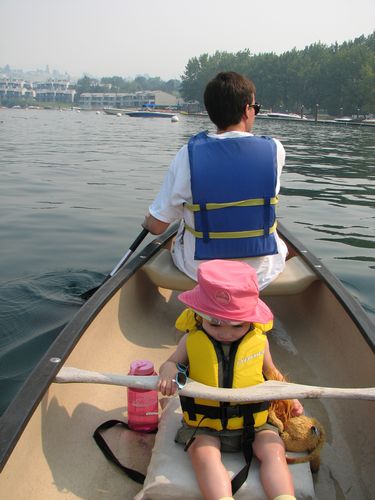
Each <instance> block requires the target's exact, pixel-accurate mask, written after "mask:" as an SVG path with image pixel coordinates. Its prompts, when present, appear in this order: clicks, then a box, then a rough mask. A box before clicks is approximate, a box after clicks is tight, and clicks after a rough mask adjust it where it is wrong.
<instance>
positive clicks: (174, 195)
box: [149, 131, 287, 290]
mask: <svg viewBox="0 0 375 500" xmlns="http://www.w3.org/2000/svg"><path fill="white" fill-rule="evenodd" d="M251 135H253V134H250V133H248V132H237V131H232V132H225V133H223V134H210V137H212V138H215V139H218V140H225V139H227V138H231V137H246V136H251ZM273 140H274V141H275V143H276V150H277V183H276V194H278V193H279V191H280V176H281V171H282V168H283V166H284V163H285V150H284V147H283V145H282V144H281V142H279V141H278V140H277V139H273ZM185 203H192V193H191V184H190V164H189V153H188V147H187V145H185V146H183V147H182V148H181V149H180V151H179V152H178V153H177V154H176V156H175V157H174V159H173V160H172V162H171V164H170V166H169V169H168V171H167V173H166V175H165V177H164V181H163V184H162V186H161V189H160V191H159V193H158V195H157V197H156V198H155V200H154V202H153V203H152V204H151V206H150V207H149V211H150V214H151V215H152V216H153V217H155V218H156V219H158V220H160V221H162V222H167V223H171V222H174V221H176V220H181V224H180V227H179V229H178V233H177V236H176V240H175V242H174V246H173V250H172V256H173V261H174V263H175V265H176V266H177V267H178V269H180V270H181V271H183V272H184V273H185V274H187V275H188V276H189V277H190V278H193V279H195V280H196V279H197V269H198V266H199V264H200V263H201V262H203V261H202V260H194V251H195V238H194V236H193V235H192V234H191V233H190V232H189V231H185V229H184V220H186V223H187V224H188V225H189V226H190V227H194V215H193V213H192V212H191V211H190V210H187V209H185V207H184V204H185ZM275 237H276V242H277V248H278V253H277V254H275V255H266V256H263V257H250V258H247V259H241V260H243V261H246V262H248V263H249V264H250V265H251V266H252V267H254V268H255V269H256V271H257V275H258V282H259V289H260V290H262V289H263V288H265V287H266V286H267V285H268V284H269V283H270V282H271V281H272V280H274V279H275V278H276V277H277V276H278V275H279V274H280V273H281V271H282V270H283V269H284V265H285V258H286V255H287V248H286V245H285V243H284V242H283V241H282V240H281V239H280V237H279V236H278V234H277V232H275Z"/></svg>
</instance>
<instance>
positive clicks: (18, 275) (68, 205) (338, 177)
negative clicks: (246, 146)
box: [0, 110, 375, 411]
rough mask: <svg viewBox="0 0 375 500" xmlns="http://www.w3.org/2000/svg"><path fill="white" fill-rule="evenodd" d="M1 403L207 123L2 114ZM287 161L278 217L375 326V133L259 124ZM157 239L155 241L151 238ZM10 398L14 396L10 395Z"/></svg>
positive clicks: (108, 265)
mask: <svg viewBox="0 0 375 500" xmlns="http://www.w3.org/2000/svg"><path fill="white" fill-rule="evenodd" d="M0 116H1V119H0V144H1V156H0V169H1V178H2V182H1V184H0V194H1V196H0V210H1V214H2V217H1V218H0V234H1V246H0V257H1V258H0V285H1V286H0V348H1V354H0V391H1V394H2V399H3V403H1V401H0V411H1V405H4V404H5V401H7V400H9V398H10V397H11V395H12V393H13V392H14V391H15V390H16V389H17V388H18V387H19V385H20V383H21V381H22V380H23V378H24V377H25V375H26V374H27V372H28V371H29V370H30V369H31V367H32V366H33V365H34V364H35V363H36V361H37V359H39V357H40V355H41V354H42V352H44V350H45V349H46V348H47V346H48V345H49V343H50V342H51V341H52V340H53V339H54V338H55V336H56V334H57V333H58V331H59V330H60V329H61V327H62V325H63V324H65V323H66V322H67V321H68V320H69V318H70V317H71V316H72V314H73V313H74V312H75V311H76V310H77V308H78V307H79V301H78V299H77V297H78V296H79V294H80V293H81V292H82V291H84V290H86V289H89V288H91V287H92V286H94V285H95V284H97V283H99V282H100V281H101V279H102V278H103V277H104V276H105V275H106V274H107V273H108V272H109V271H110V270H111V269H112V268H113V267H114V266H115V264H116V263H117V262H118V261H119V259H120V258H121V256H122V255H123V254H124V253H125V251H126V250H127V248H128V246H129V245H130V243H131V242H132V241H133V240H134V238H135V236H136V235H137V234H138V233H139V230H140V223H141V221H142V220H143V215H144V213H145V211H146V210H147V207H148V205H149V203H150V202H151V201H152V199H153V198H154V196H155V194H156V192H157V190H158V188H159V186H160V183H161V181H162V178H163V176H164V173H165V170H166V168H167V166H168V164H169V162H170V160H171V159H172V157H173V155H174V154H175V152H176V151H177V150H178V148H179V147H181V146H182V145H183V144H184V143H186V141H187V140H188V139H189V137H190V136H191V135H192V134H194V133H196V132H198V131H200V130H203V129H209V130H213V127H212V125H211V124H210V122H209V120H208V119H206V118H196V117H186V116H181V117H180V121H179V122H178V123H171V122H170V121H169V120H166V119H160V120H158V119H153V120H147V119H135V118H130V117H127V116H122V117H117V116H108V115H104V114H96V113H92V112H81V113H76V112H73V111H64V112H58V111H52V110H51V111H38V110H0ZM255 132H256V133H257V134H263V135H271V136H274V137H277V138H279V139H280V140H281V141H282V143H283V144H284V146H285V149H286V152H287V165H286V167H285V171H284V173H283V178H282V190H281V197H280V206H279V215H280V218H281V220H282V221H283V223H284V224H285V225H286V226H287V228H288V229H290V230H291V231H292V232H293V233H294V234H295V235H296V236H297V237H298V238H299V239H301V240H303V241H304V243H305V244H306V246H307V247H309V248H310V249H311V250H312V251H313V252H314V253H315V254H316V255H317V256H318V257H320V258H321V259H322V261H323V262H324V263H325V264H326V265H327V267H328V268H329V269H330V270H331V271H333V272H334V273H335V274H337V276H338V277H339V278H340V279H341V280H342V281H343V283H344V284H345V285H346V286H347V287H348V288H349V290H350V291H351V292H352V293H353V294H354V295H355V296H356V297H358V299H359V300H360V302H361V303H362V304H363V306H364V307H365V309H366V310H367V311H368V313H369V314H370V315H371V317H372V318H375V310H374V306H373V282H374V276H375V271H374V270H375V257H374V246H375V223H374V217H375V215H374V213H373V208H374V205H375V197H374V193H375V181H374V176H375V173H374V172H375V170H374V169H375V154H374V152H375V144H374V137H375V135H374V134H375V129H372V128H363V129H362V128H360V127H353V128H351V127H346V126H345V127H342V126H323V125H318V126H316V125H314V124H311V123H308V124H307V123H303V124H302V123H296V122H289V123H285V122H279V121H277V122H276V121H275V122H271V121H265V120H262V121H258V122H257V123H256V127H255ZM148 238H150V237H148ZM3 394H4V396H3Z"/></svg>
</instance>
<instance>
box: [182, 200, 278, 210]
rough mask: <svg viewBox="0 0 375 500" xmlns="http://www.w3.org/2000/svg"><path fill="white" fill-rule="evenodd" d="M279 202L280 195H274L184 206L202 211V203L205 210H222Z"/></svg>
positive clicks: (186, 204)
mask: <svg viewBox="0 0 375 500" xmlns="http://www.w3.org/2000/svg"><path fill="white" fill-rule="evenodd" d="M278 202H279V197H278V196H274V197H272V198H249V199H247V200H240V201H228V202H224V203H205V204H202V203H185V205H184V206H185V208H186V209H187V210H190V211H191V212H200V211H201V210H202V205H204V209H205V210H220V209H222V208H230V207H257V206H261V205H266V204H270V205H277V203H278Z"/></svg>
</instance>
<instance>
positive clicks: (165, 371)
mask: <svg viewBox="0 0 375 500" xmlns="http://www.w3.org/2000/svg"><path fill="white" fill-rule="evenodd" d="M176 374H177V368H176V363H174V362H171V361H166V362H165V363H164V364H163V365H162V366H161V367H160V373H159V383H158V390H159V391H160V392H161V393H162V394H163V396H172V395H173V394H174V393H175V392H176V390H177V385H176V382H174V379H175V378H176Z"/></svg>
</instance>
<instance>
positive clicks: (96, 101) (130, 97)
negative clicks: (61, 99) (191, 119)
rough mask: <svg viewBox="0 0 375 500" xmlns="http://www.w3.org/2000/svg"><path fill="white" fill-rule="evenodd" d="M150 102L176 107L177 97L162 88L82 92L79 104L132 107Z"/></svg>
mask: <svg viewBox="0 0 375 500" xmlns="http://www.w3.org/2000/svg"><path fill="white" fill-rule="evenodd" d="M147 104H150V105H152V106H156V107H158V106H159V107H168V106H170V107H177V106H178V105H179V104H180V101H179V99H178V98H177V97H176V96H174V95H173V94H168V93H167V92H163V91H162V90H153V91H139V92H133V93H131V92H118V93H109V92H84V93H83V94H81V95H80V98H79V105H80V106H81V107H82V108H85V109H91V108H134V107H136V108H137V107H142V106H143V105H147Z"/></svg>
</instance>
